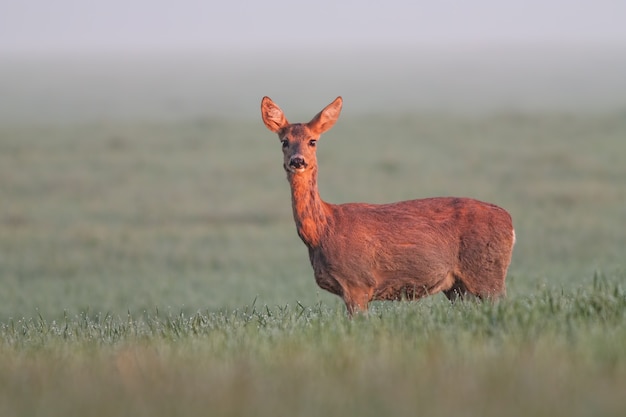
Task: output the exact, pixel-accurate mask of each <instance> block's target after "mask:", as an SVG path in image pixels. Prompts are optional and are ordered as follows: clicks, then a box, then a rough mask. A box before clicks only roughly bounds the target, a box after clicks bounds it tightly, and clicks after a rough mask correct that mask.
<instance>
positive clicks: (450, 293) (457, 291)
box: [443, 278, 467, 303]
mask: <svg viewBox="0 0 626 417" xmlns="http://www.w3.org/2000/svg"><path fill="white" fill-rule="evenodd" d="M443 293H444V294H445V295H446V297H448V300H450V302H452V303H454V302H455V301H456V300H457V299H459V298H460V299H461V300H462V299H464V298H465V296H466V295H467V287H466V286H465V284H463V282H461V280H459V279H458V278H457V279H456V281H455V282H454V285H452V287H450V289H448V290H445V291H444V292H443Z"/></svg>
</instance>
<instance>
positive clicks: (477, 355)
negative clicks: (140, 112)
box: [0, 103, 626, 416]
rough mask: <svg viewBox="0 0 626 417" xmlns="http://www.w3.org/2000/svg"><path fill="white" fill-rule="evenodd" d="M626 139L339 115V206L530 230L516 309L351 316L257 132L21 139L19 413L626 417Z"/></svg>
mask: <svg viewBox="0 0 626 417" xmlns="http://www.w3.org/2000/svg"><path fill="white" fill-rule="evenodd" d="M323 104H324V103H321V105H323ZM285 109H286V110H287V111H288V106H287V105H285ZM315 110H316V109H313V111H315ZM624 137H626V118H625V117H624V115H623V114H622V113H619V112H616V113H606V114H560V113H537V114H532V113H526V114H521V113H500V114H493V115H486V116H480V117H460V116H453V115H444V114H430V115H425V114H417V115H414V114H406V115H397V116H387V115H377V116H368V117H366V116H352V117H346V118H345V119H340V121H339V123H338V124H337V125H336V127H335V128H334V129H333V130H332V131H331V132H329V133H328V134H327V135H326V136H324V137H323V138H322V140H321V141H320V144H319V150H318V159H319V164H320V191H321V194H322V197H323V198H325V199H326V200H328V201H331V202H335V203H341V202H347V201H368V202H386V201H395V200H402V199H409V198H417V197H426V196H433V195H463V196H472V197H476V198H479V199H483V200H486V201H490V202H494V203H496V204H499V205H501V206H503V207H505V208H506V209H508V210H509V211H510V212H511V214H512V216H513V219H514V224H515V228H516V232H517V245H516V247H515V250H514V254H513V262H512V265H511V268H510V271H509V276H508V279H507V283H508V298H507V299H506V300H503V301H501V302H498V303H495V304H491V303H484V304H483V303H472V302H469V303H463V302H462V303H457V304H454V305H451V304H449V303H448V302H447V301H446V300H445V299H444V297H442V296H435V297H431V298H429V299H425V300H422V301H419V302H415V303H374V305H373V306H372V307H371V310H370V314H369V316H368V317H357V318H355V319H354V320H349V319H348V318H347V317H346V316H345V309H344V307H343V304H342V303H341V301H340V300H339V299H338V298H337V297H335V296H332V295H329V294H327V293H325V292H323V291H322V290H320V289H318V288H317V287H316V285H315V282H314V279H313V276H312V271H311V267H310V265H309V263H308V256H307V253H306V248H305V247H304V245H302V243H301V242H300V241H299V239H298V237H297V235H296V232H295V226H294V224H293V220H292V217H291V216H292V214H291V207H290V199H289V190H288V184H287V182H286V181H285V178H284V172H283V170H282V168H281V154H280V146H279V143H278V140H277V139H276V138H275V137H274V136H273V135H272V134H271V133H269V132H267V131H266V130H265V128H264V127H263V125H262V123H261V122H260V121H250V120H241V121H233V120H222V119H198V120H196V121H186V122H182V121H181V122H162V123H149V122H139V121H135V122H132V121H129V122H121V121H118V122H111V123H104V122H102V123H83V124H69V125H63V124H59V125H46V126H43V125H42V126H25V125H18V124H14V125H9V124H7V125H4V126H2V127H0V414H1V415H3V416H13V415H15V416H17V415H20V416H22V415H59V416H60V415H63V416H72V415H76V416H78V415H80V416H89V415H94V416H95V415H132V416H138V415H139V416H141V415H146V416H148V415H149V416H159V415H207V414H210V415H260V416H263V415H286V414H289V415H331V414H333V415H357V414H360V415H366V416H368V415H372V416H374V415H415V414H424V415H434V416H437V415H481V416H499V415H520V416H521V415H536V416H542V415H546V416H548V415H549V416H559V415H563V416H565V415H567V416H583V415H607V416H611V415H615V416H617V415H622V414H623V411H624V409H626V403H625V402H624V397H623V392H625V391H626V351H625V349H624V346H626V331H625V328H626V326H624V323H625V321H626V320H625V319H626V313H625V311H626V308H625V307H626V295H625V288H624V285H625V282H626V269H625V264H624V254H625V248H626V228H625V227H623V226H624V224H626V210H624V207H626V187H624V184H626V165H625V164H624V159H623V155H625V154H626V141H624Z"/></svg>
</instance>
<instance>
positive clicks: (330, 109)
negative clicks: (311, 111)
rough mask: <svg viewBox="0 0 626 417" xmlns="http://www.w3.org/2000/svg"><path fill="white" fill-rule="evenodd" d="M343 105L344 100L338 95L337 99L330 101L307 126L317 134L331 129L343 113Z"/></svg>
mask: <svg viewBox="0 0 626 417" xmlns="http://www.w3.org/2000/svg"><path fill="white" fill-rule="evenodd" d="M342 105H343V100H342V98H341V97H337V98H336V99H335V101H333V102H332V103H330V104H329V105H328V106H326V107H324V110H322V111H321V112H319V113H318V114H317V116H315V117H314V118H313V119H312V120H311V121H310V122H309V123H308V124H307V126H308V127H309V129H311V131H312V132H313V133H314V134H316V135H321V134H322V133H324V132H326V131H327V130H329V129H330V128H331V127H333V125H334V124H335V122H336V121H337V119H338V118H339V115H340V114H341V106H342Z"/></svg>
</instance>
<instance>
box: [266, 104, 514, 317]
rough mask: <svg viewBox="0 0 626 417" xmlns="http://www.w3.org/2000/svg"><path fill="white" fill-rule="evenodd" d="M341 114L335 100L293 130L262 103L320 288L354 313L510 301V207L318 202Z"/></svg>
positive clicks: (463, 202)
mask: <svg viewBox="0 0 626 417" xmlns="http://www.w3.org/2000/svg"><path fill="white" fill-rule="evenodd" d="M341 106H342V99H341V97H337V99H335V101H333V102H332V103H330V104H329V105H328V106H326V107H325V108H324V109H323V110H322V111H321V112H320V113H318V114H317V115H316V116H315V117H314V118H313V119H312V120H311V121H310V122H308V123H293V124H291V123H289V122H288V121H287V118H286V117H285V115H284V113H283V111H282V110H281V109H280V107H278V106H277V105H276V104H274V102H273V101H272V100H271V99H270V98H269V97H263V100H262V102H261V114H262V117H263V122H264V123H265V126H267V128H268V129H269V130H271V131H272V132H274V133H277V134H278V138H279V139H280V142H281V143H282V148H283V167H284V169H285V171H286V173H287V180H288V181H289V185H290V186H291V202H292V208H293V217H294V219H295V222H296V227H297V229H298V235H299V236H300V238H301V239H302V241H303V242H304V243H305V244H306V246H307V247H308V249H309V258H310V259H311V265H312V266H313V270H314V274H315V281H316V282H317V284H318V285H319V286H320V287H321V288H323V289H325V290H327V291H330V292H331V293H333V294H336V295H338V296H339V297H341V298H342V299H343V301H344V302H345V304H346V308H347V310H348V314H349V315H352V314H354V313H355V312H359V311H367V308H368V303H369V302H370V301H372V300H399V299H402V298H405V297H406V298H408V299H417V298H420V297H423V296H426V295H430V294H435V293H438V292H440V291H443V292H444V294H445V295H446V296H447V297H448V299H450V300H451V301H454V300H455V299H456V298H457V297H459V296H460V297H462V296H464V295H465V294H473V295H475V296H477V297H479V298H485V297H488V298H491V297H493V298H496V297H499V296H503V295H505V293H506V289H505V284H504V280H505V277H506V272H507V269H508V267H509V263H510V261H511V253H512V251H513V245H514V243H515V231H514V230H513V225H512V221H511V216H510V215H509V213H507V212H506V211H505V210H504V209H502V208H500V207H498V206H495V205H493V204H489V203H484V202H481V201H477V200H473V199H470V198H456V197H437V198H426V199H420V200H410V201H401V202H397V203H391V204H364V203H348V204H339V205H335V204H329V203H326V202H325V201H323V200H322V199H321V198H320V195H319V193H318V190H317V159H316V156H315V150H316V149H315V148H316V144H317V140H318V139H319V137H320V135H321V134H322V133H324V132H326V131H327V130H329V129H330V128H331V127H332V126H333V125H334V124H335V122H336V121H337V118H338V117H339V114H340V113H341Z"/></svg>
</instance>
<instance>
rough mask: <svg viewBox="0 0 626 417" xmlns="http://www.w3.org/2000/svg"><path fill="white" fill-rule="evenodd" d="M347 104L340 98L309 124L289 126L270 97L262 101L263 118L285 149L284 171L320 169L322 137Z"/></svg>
mask: <svg viewBox="0 0 626 417" xmlns="http://www.w3.org/2000/svg"><path fill="white" fill-rule="evenodd" d="M342 104H343V101H342V99H341V97H337V98H336V99H335V101H333V102H332V103H330V104H329V105H328V106H326V107H325V108H324V109H323V110H322V111H321V112H319V113H318V114H317V115H316V116H315V117H314V118H313V119H312V120H311V121H310V122H308V123H293V124H291V123H289V122H288V121H287V118H286V117H285V114H284V113H283V111H282V110H281V109H280V107H278V106H277V105H276V104H275V103H274V102H273V101H272V99H270V98H269V97H263V100H262V101H261V116H262V117H263V122H264V123H265V126H267V128H268V129H269V130H271V131H272V132H274V133H276V134H278V139H280V142H281V143H282V147H283V157H284V160H283V167H284V168H285V171H287V172H288V173H292V174H298V173H303V172H306V171H308V170H312V169H313V168H315V167H317V158H316V155H315V151H316V145H317V141H318V139H319V138H320V135H321V134H322V133H324V132H326V131H327V130H329V129H330V128H331V127H333V125H334V124H335V122H336V121H337V119H338V118H339V114H340V113H341V106H342Z"/></svg>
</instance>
